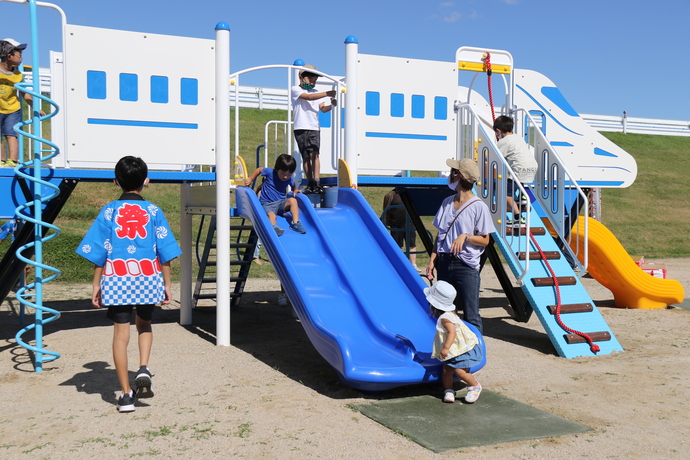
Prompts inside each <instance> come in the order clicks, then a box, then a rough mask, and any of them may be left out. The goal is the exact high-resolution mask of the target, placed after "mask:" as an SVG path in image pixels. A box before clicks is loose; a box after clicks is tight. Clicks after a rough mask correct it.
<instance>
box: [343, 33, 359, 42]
mask: <svg viewBox="0 0 690 460" xmlns="http://www.w3.org/2000/svg"><path fill="white" fill-rule="evenodd" d="M345 43H346V44H347V43H359V40H357V37H355V36H354V35H349V36H348V37H347V38H346V39H345Z"/></svg>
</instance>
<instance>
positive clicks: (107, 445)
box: [0, 259, 690, 459]
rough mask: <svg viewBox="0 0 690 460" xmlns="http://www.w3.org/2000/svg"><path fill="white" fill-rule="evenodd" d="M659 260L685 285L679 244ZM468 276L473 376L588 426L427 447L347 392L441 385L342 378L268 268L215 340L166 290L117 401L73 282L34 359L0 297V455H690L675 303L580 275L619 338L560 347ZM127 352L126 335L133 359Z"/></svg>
mask: <svg viewBox="0 0 690 460" xmlns="http://www.w3.org/2000/svg"><path fill="white" fill-rule="evenodd" d="M664 262H665V263H667V265H668V266H669V276H670V277H673V278H676V279H679V280H680V281H681V282H682V283H683V285H684V287H685V290H686V295H688V296H689V297H690V295H689V294H687V293H689V292H690V259H676V260H666V261H664ZM483 281H484V284H483V291H482V316H483V317H484V318H485V334H486V335H485V339H486V342H487V348H488V365H487V366H486V367H485V368H484V370H482V371H481V373H480V381H481V382H482V384H483V386H484V387H485V388H487V389H489V390H491V391H494V392H497V393H500V394H503V395H505V396H507V397H510V398H513V399H515V400H518V401H521V402H523V403H526V404H529V405H532V406H534V407H537V408H539V409H542V410H545V411H548V412H550V413H553V414H556V415H559V416H561V417H564V418H567V419H569V420H572V421H576V422H579V423H581V424H584V425H586V426H588V427H591V428H592V429H593V431H591V432H588V433H585V434H580V435H570V436H563V437H559V438H546V439H539V440H529V441H522V442H514V443H509V444H500V445H493V446H484V447H476V448H469V449H464V450H462V451H451V452H446V453H443V454H434V453H432V452H430V451H428V450H426V449H424V448H423V447H421V446H419V445H417V444H416V443H414V442H412V441H410V440H409V439H407V438H406V437H404V436H402V435H400V434H398V433H395V432H393V431H391V430H389V429H387V428H385V427H383V426H381V425H379V424H378V423H376V422H374V421H372V420H370V419H368V418H367V417H365V416H363V415H362V414H360V413H359V412H356V411H354V410H353V409H351V408H350V407H349V405H350V404H352V403H358V402H364V401H367V400H371V399H384V398H394V397H404V396H409V395H416V394H434V395H439V397H440V388H438V387H437V386H430V385H426V386H418V387H414V388H410V387H407V388H399V389H396V390H392V391H388V392H384V393H379V394H375V395H367V394H363V393H361V392H358V391H356V390H353V389H351V388H349V387H348V386H346V385H344V384H343V383H341V382H340V380H339V379H338V377H337V376H336V374H335V372H334V371H333V370H332V368H331V367H330V366H329V365H328V364H327V363H326V362H325V361H324V360H323V359H322V358H321V357H320V356H319V355H318V353H317V352H316V351H315V350H314V348H313V347H312V346H311V344H310V343H309V341H308V339H307V337H306V334H305V333H304V331H303V329H302V327H301V325H300V323H299V321H297V320H296V319H294V318H293V317H292V315H291V312H290V309H289V308H285V307H283V308H281V307H278V306H277V303H276V298H277V294H278V283H277V282H276V281H271V280H251V281H250V282H249V285H248V289H247V291H248V292H247V293H246V295H245V298H244V300H243V304H242V306H241V307H240V308H239V309H237V310H234V311H233V313H232V328H231V330H232V339H231V340H232V346H230V347H217V346H215V337H214V331H215V312H214V309H212V308H199V309H197V310H195V313H194V326H192V327H182V326H180V325H179V324H178V322H177V321H178V320H179V311H178V310H177V309H176V308H177V305H176V304H175V303H173V305H172V306H171V307H170V308H166V309H165V310H162V311H158V312H157V318H156V320H157V321H156V324H155V326H154V348H153V355H152V358H151V369H152V371H153V372H154V374H155V376H154V389H155V392H156V396H155V397H154V398H153V399H147V400H142V401H140V402H139V403H138V405H137V408H136V412H133V413H130V414H119V413H118V412H117V411H116V408H115V404H116V401H115V394H116V391H117V390H118V388H117V387H118V385H117V379H116V377H115V370H114V367H113V365H112V358H111V348H110V346H111V344H110V340H111V334H112V326H111V325H110V324H109V322H108V320H107V319H106V318H105V313H104V312H103V311H99V310H95V309H92V308H91V307H90V303H89V300H88V299H89V297H90V287H89V286H88V285H78V286H64V285H63V286H59V285H52V286H50V288H46V294H45V297H46V304H47V305H49V306H52V307H53V308H56V309H58V310H59V311H61V312H62V317H61V318H60V319H59V320H57V321H55V322H53V323H51V324H48V325H47V326H46V328H45V329H46V331H45V336H44V342H45V345H46V346H47V347H48V349H51V350H55V351H58V352H60V353H61V354H62V356H61V357H60V359H58V360H56V361H53V362H49V363H46V364H45V365H44V369H43V371H42V372H40V373H36V372H34V367H33V364H32V360H31V359H32V357H31V355H30V354H29V353H28V352H27V351H26V350H25V349H24V348H22V347H20V346H18V345H17V344H16V342H15V339H14V336H15V334H16V332H17V330H18V329H19V326H18V312H19V308H18V304H17V302H16V300H14V299H13V298H9V299H8V300H7V301H5V302H4V303H3V304H2V306H1V307H0V369H1V371H0V385H1V387H0V388H2V395H3V397H2V398H1V399H0V430H1V432H2V439H1V440H0V458H13V459H17V458H48V459H62V458H69V459H74V458H87V457H90V456H96V457H98V458H130V457H140V456H151V457H159V458H180V457H182V458H186V457H192V456H194V457H198V456H201V455H203V456H204V457H206V458H228V457H238V458H357V459H359V458H367V459H370V458H371V459H378V458H382V459H403V458H417V459H427V458H472V459H477V458H479V459H484V458H486V459H489V458H491V459H503V458H525V459H527V458H566V457H568V458H575V457H580V458H595V459H600V458H628V457H630V458H657V459H665V458H671V459H676V458H678V459H683V458H689V457H690V446H689V444H690V385H689V384H688V382H689V381H690V333H689V332H688V331H690V311H686V310H684V309H679V308H670V309H662V310H624V309H617V308H613V307H612V296H611V294H610V292H609V291H608V290H606V289H605V288H603V287H601V286H600V285H599V284H598V283H597V282H596V281H594V280H593V279H584V280H583V281H584V283H585V285H586V287H587V289H588V291H589V292H590V294H591V296H592V298H593V299H594V300H595V302H596V303H597V305H598V306H599V307H600V310H601V312H602V314H603V315H604V317H605V318H606V320H607V322H608V323H609V325H610V327H611V329H612V330H613V332H614V333H615V334H616V336H617V338H618V340H619V342H620V343H621V344H622V346H623V348H624V349H625V352H624V353H619V354H615V355H609V356H599V357H594V358H577V359H571V360H566V359H563V358H559V357H558V356H557V355H556V354H555V351H554V349H553V347H552V345H551V343H550V341H549V340H548V338H547V336H546V334H545V333H544V331H543V328H542V326H541V324H540V323H539V321H538V319H537V318H536V316H534V315H533V317H532V319H530V321H529V322H528V323H526V324H524V323H516V322H515V321H513V320H512V319H510V317H509V316H508V315H507V314H506V312H505V310H504V309H503V307H504V306H505V305H507V301H506V300H505V296H504V295H503V293H502V291H501V289H500V286H499V284H498V282H497V281H496V279H495V278H494V277H493V272H491V270H487V271H486V272H485V273H484V275H483ZM430 340H431V338H430ZM137 361H138V355H137V348H136V345H135V342H133V343H132V345H131V346H130V369H131V371H132V372H131V373H132V374H133V371H134V370H135V367H136V364H138V363H137ZM458 388H460V385H458ZM439 404H442V403H441V402H440V401H439ZM458 404H459V403H458ZM471 423H472V420H461V419H460V420H458V424H471ZM445 429H449V430H452V429H453V427H445Z"/></svg>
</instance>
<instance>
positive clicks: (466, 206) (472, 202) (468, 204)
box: [441, 197, 481, 244]
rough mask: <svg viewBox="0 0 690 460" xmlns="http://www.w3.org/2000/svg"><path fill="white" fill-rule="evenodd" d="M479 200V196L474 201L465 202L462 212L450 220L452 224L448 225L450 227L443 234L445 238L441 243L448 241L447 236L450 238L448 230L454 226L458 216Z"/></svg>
mask: <svg viewBox="0 0 690 460" xmlns="http://www.w3.org/2000/svg"><path fill="white" fill-rule="evenodd" d="M475 198H476V197H475ZM477 201H481V200H480V199H479V198H477V199H476V200H472V201H470V202H469V203H467V204H465V206H463V207H462V208H461V209H460V212H458V213H457V214H456V215H455V217H454V218H453V220H452V221H451V222H450V225H449V226H448V229H447V230H446V234H445V235H444V236H443V240H442V241H441V244H443V243H444V242H445V241H446V238H448V232H449V231H450V229H451V228H452V227H453V224H454V223H455V220H456V219H457V218H458V217H460V214H462V212H463V211H464V210H465V209H467V208H468V207H469V206H470V205H472V204H474V203H476V202H477Z"/></svg>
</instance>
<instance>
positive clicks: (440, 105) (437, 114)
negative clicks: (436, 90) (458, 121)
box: [434, 96, 448, 120]
mask: <svg viewBox="0 0 690 460" xmlns="http://www.w3.org/2000/svg"><path fill="white" fill-rule="evenodd" d="M447 119H448V98H447V97H441V96H436V97H435V98H434V120H447Z"/></svg>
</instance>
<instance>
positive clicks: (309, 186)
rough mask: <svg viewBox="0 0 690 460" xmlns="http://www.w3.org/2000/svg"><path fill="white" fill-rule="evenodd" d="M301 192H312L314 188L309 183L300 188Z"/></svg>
mask: <svg viewBox="0 0 690 460" xmlns="http://www.w3.org/2000/svg"><path fill="white" fill-rule="evenodd" d="M302 193H314V189H313V188H312V186H311V185H307V186H306V187H304V190H302Z"/></svg>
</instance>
